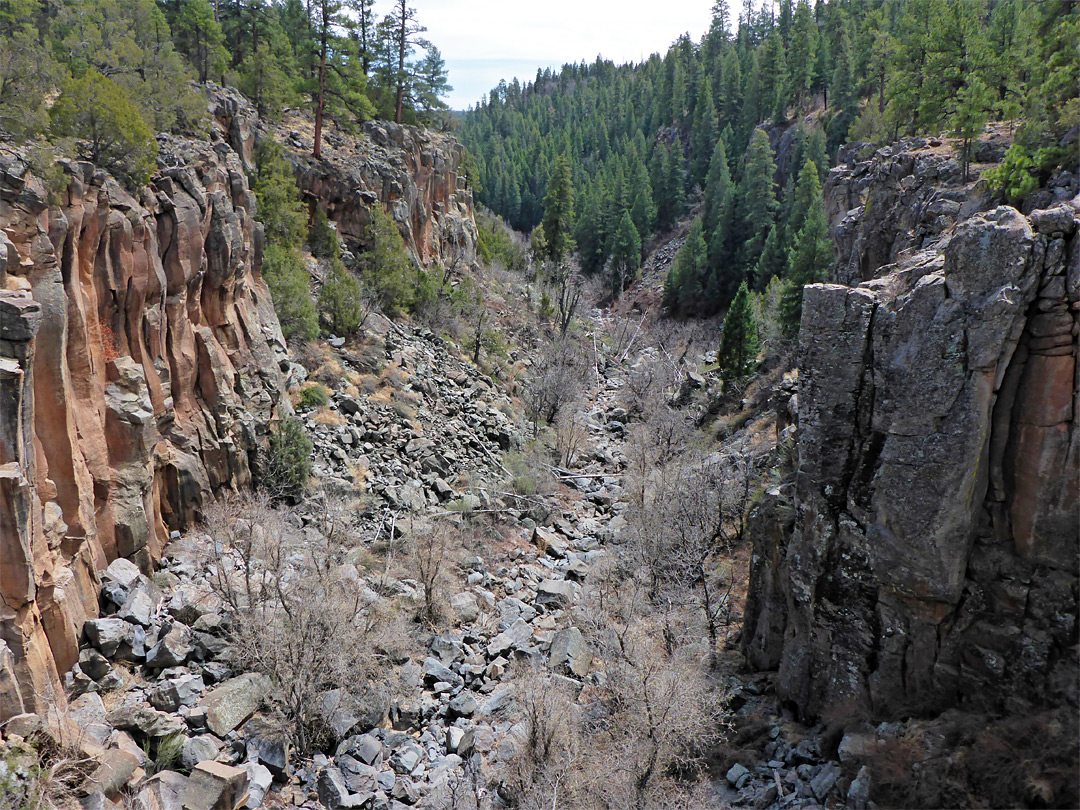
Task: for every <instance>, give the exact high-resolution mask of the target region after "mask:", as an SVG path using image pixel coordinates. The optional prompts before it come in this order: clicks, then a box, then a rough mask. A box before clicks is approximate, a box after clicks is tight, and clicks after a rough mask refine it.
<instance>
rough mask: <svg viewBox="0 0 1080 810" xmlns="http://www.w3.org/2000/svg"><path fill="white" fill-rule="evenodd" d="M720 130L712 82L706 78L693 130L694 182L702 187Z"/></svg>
mask: <svg viewBox="0 0 1080 810" xmlns="http://www.w3.org/2000/svg"><path fill="white" fill-rule="evenodd" d="M718 137H719V129H718V126H717V118H716V105H715V104H714V103H713V94H712V80H711V79H710V78H709V77H708V76H706V77H705V78H704V80H702V82H701V84H700V86H699V87H698V97H697V104H695V105H694V128H693V130H692V135H691V139H692V145H693V148H692V152H693V156H694V164H693V175H692V176H693V180H694V183H696V184H698V185H700V184H702V183H703V182H704V181H705V175H706V173H707V172H708V171H709V164H710V161H711V158H712V154H713V149H714V148H715V146H716V139H717V138H718Z"/></svg>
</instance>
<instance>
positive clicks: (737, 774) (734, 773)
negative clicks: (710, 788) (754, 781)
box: [725, 762, 750, 790]
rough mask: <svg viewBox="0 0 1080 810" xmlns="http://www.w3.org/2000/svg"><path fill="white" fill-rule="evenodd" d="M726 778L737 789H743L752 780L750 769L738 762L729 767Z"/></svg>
mask: <svg viewBox="0 0 1080 810" xmlns="http://www.w3.org/2000/svg"><path fill="white" fill-rule="evenodd" d="M725 778H726V779H727V781H728V784H729V785H731V786H732V787H733V788H735V789H736V790H741V789H742V788H743V787H745V786H746V783H747V782H749V781H750V771H748V770H747V769H746V768H744V767H743V766H742V765H740V764H739V763H738V762H736V763H735V764H734V765H732V766H731V767H730V768H728V772H727V775H726V776H725Z"/></svg>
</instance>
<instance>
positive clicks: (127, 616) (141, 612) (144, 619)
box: [116, 582, 159, 627]
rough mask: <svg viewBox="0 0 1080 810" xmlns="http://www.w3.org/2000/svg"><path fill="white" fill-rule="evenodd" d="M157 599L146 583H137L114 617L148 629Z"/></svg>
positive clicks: (155, 608)
mask: <svg viewBox="0 0 1080 810" xmlns="http://www.w3.org/2000/svg"><path fill="white" fill-rule="evenodd" d="M158 602H159V599H156V598H155V596H154V594H152V593H151V586H150V585H149V584H147V583H146V582H139V583H138V584H137V585H136V586H135V587H134V588H132V589H131V592H130V593H129V594H128V598H127V599H126V600H125V601H124V604H123V606H122V607H121V608H120V610H119V611H117V613H116V616H117V618H119V619H123V620H124V621H128V622H132V623H133V624H138V625H140V626H142V627H149V626H150V625H151V623H152V621H153V618H154V613H155V611H156V610H157V606H158Z"/></svg>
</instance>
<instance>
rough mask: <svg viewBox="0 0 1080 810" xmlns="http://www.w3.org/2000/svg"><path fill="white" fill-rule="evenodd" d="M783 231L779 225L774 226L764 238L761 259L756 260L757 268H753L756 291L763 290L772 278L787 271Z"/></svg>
mask: <svg viewBox="0 0 1080 810" xmlns="http://www.w3.org/2000/svg"><path fill="white" fill-rule="evenodd" d="M783 230H784V229H783V228H782V227H780V225H779V224H777V225H774V226H773V227H772V228H771V229H770V230H769V235H768V236H767V237H766V238H765V247H764V248H763V249H762V251H761V258H760V259H758V263H757V267H755V268H754V286H755V287H756V288H757V289H758V290H764V289H765V288H766V287H767V286H768V284H769V281H770V280H771V279H772V278H774V277H775V276H779V275H783V273H784V271H785V270H786V269H787V249H786V243H785V240H784V236H783Z"/></svg>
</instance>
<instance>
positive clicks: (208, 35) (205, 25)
mask: <svg viewBox="0 0 1080 810" xmlns="http://www.w3.org/2000/svg"><path fill="white" fill-rule="evenodd" d="M173 34H174V36H175V37H176V39H177V44H178V46H179V48H180V50H181V51H182V52H183V53H185V54H186V55H187V57H188V59H190V60H191V63H192V64H193V65H195V68H196V70H198V72H199V81H200V82H205V81H206V80H207V79H208V78H209V77H210V75H211V70H214V72H215V74H216V75H218V76H220V75H221V73H222V71H223V70H224V66H225V64H226V61H227V59H228V55H229V54H228V52H227V51H226V50H225V48H224V47H223V43H224V42H225V34H224V32H223V31H222V30H221V25H220V24H219V23H218V21H217V19H215V17H214V9H213V8H212V7H211V5H210V2H209V0H182V2H181V4H180V14H179V15H177V18H176V21H175V23H174V24H173Z"/></svg>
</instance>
